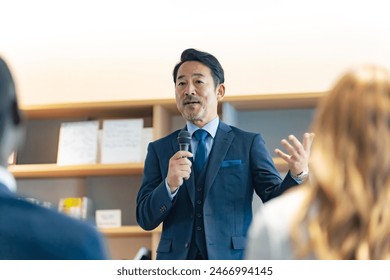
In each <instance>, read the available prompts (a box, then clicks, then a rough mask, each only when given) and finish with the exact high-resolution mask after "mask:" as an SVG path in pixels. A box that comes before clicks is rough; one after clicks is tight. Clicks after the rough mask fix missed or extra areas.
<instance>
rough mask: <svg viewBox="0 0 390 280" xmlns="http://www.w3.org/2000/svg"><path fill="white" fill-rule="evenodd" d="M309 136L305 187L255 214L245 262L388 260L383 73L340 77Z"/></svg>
mask: <svg viewBox="0 0 390 280" xmlns="http://www.w3.org/2000/svg"><path fill="white" fill-rule="evenodd" d="M312 128H313V129H312V130H313V132H314V133H315V135H316V138H315V141H314V142H313V145H312V151H311V158H310V165H309V168H310V179H309V180H308V181H307V182H306V183H305V184H304V185H302V186H300V187H297V188H294V189H291V191H290V192H288V193H285V194H284V195H282V196H281V197H279V198H275V199H274V200H272V201H270V202H268V203H266V204H265V205H264V206H263V207H262V208H261V209H260V210H259V212H258V213H257V214H256V217H255V218H254V220H253V223H252V225H251V228H250V231H249V241H248V244H247V249H248V250H247V254H246V258H247V259H389V258H390V73H389V71H388V70H387V69H385V68H382V67H378V66H375V65H365V66H361V67H358V68H355V69H352V70H350V71H348V72H346V73H345V74H344V75H343V76H342V77H341V78H340V79H339V80H338V81H337V83H336V84H335V86H334V87H333V89H332V90H331V91H330V92H329V94H328V95H327V96H325V97H324V98H323V99H322V100H321V102H320V104H319V106H318V108H317V112H316V116H315V119H314V122H313V125H312Z"/></svg>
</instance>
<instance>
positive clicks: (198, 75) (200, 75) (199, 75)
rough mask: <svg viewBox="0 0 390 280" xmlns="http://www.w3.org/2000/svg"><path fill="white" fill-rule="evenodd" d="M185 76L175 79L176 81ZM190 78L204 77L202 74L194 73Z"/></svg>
mask: <svg viewBox="0 0 390 280" xmlns="http://www.w3.org/2000/svg"><path fill="white" fill-rule="evenodd" d="M184 77H185V75H180V76H178V77H177V79H178V80H180V79H184ZM191 77H204V75H203V74H202V73H194V74H192V75H191Z"/></svg>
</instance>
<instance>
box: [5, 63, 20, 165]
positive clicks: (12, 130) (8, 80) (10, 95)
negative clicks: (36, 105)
mask: <svg viewBox="0 0 390 280" xmlns="http://www.w3.org/2000/svg"><path fill="white" fill-rule="evenodd" d="M20 128H21V115H20V112H19V109H18V102H17V98H16V90H15V84H14V80H13V78H12V75H11V72H10V70H9V68H8V66H7V64H6V62H5V61H4V60H3V59H2V58H1V57H0V165H1V166H3V167H5V166H7V163H8V158H9V156H10V155H11V154H12V152H14V151H15V149H16V148H17V145H18V143H20V140H21V139H20V137H21V133H20Z"/></svg>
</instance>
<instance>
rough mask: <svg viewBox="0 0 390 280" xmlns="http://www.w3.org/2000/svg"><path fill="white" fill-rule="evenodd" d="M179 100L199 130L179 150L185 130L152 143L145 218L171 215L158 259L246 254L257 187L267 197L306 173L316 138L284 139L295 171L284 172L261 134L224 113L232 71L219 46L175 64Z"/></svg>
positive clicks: (150, 225) (150, 224)
mask: <svg viewBox="0 0 390 280" xmlns="http://www.w3.org/2000/svg"><path fill="white" fill-rule="evenodd" d="M173 80H174V83H175V91H176V104H177V108H178V109H179V111H180V112H181V114H182V116H183V117H184V119H185V120H186V121H187V125H186V127H185V128H183V129H184V130H187V131H188V132H189V133H190V134H191V135H192V140H191V151H192V153H191V152H188V151H179V145H178V141H177V137H178V134H179V131H175V132H173V133H172V134H170V135H168V136H166V137H164V138H162V139H159V140H157V141H155V142H153V143H151V144H150V145H149V147H148V154H147V157H146V160H145V170H144V178H143V182H142V185H141V188H140V190H139V193H138V197H137V221H138V223H139V225H140V226H141V227H142V228H144V229H146V230H151V229H154V228H156V227H157V226H158V225H160V224H161V223H163V231H162V236H161V240H160V243H159V246H158V249H157V259H242V258H243V256H244V249H245V245H246V237H247V230H248V227H249V225H250V223H251V221H252V198H253V192H254V191H255V192H256V193H257V194H258V195H259V196H260V198H261V200H262V201H263V202H266V201H268V200H270V199H271V198H273V197H276V196H278V195H280V194H281V193H283V192H284V191H285V190H286V189H288V188H290V187H292V186H294V185H297V184H298V183H301V182H303V181H304V179H305V177H306V174H307V172H308V167H307V166H308V158H309V153H310V146H311V143H312V140H313V135H312V134H309V133H307V134H305V136H304V139H303V144H301V143H300V142H299V141H298V140H297V139H296V138H295V137H294V136H290V137H289V141H286V140H282V144H283V146H284V147H285V148H286V150H287V151H288V153H289V155H288V154H285V153H283V152H282V151H280V150H277V153H278V155H279V156H281V157H282V158H283V159H284V160H286V161H287V162H288V165H289V167H290V172H289V173H288V175H287V176H286V178H285V179H284V180H282V179H281V178H280V175H279V173H278V171H277V170H276V168H275V166H274V163H273V161H272V157H271V156H270V154H269V152H268V151H267V149H266V146H265V143H264V140H263V138H262V137H261V136H260V134H257V133H250V132H245V131H243V130H240V129H238V128H236V127H233V126H229V125H227V124H225V123H223V122H222V121H220V119H219V117H218V114H217V107H218V102H219V101H221V100H222V98H223V97H224V95H225V85H224V71H223V69H222V66H221V65H220V63H219V62H218V60H217V59H216V58H215V57H214V56H213V55H211V54H209V53H205V52H201V51H198V50H195V49H187V50H185V51H184V52H183V53H182V55H181V61H180V62H179V63H178V64H177V65H176V66H175V68H174V71H173Z"/></svg>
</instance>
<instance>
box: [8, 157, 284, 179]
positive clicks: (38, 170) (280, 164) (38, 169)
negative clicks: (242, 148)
mask: <svg viewBox="0 0 390 280" xmlns="http://www.w3.org/2000/svg"><path fill="white" fill-rule="evenodd" d="M273 160H274V163H275V166H276V168H277V169H278V170H279V172H286V171H288V166H287V164H286V162H285V161H284V160H282V159H280V158H274V159H273ZM8 170H9V171H10V172H11V173H12V174H13V175H14V176H15V178H18V179H23V178H24V179H27V178H60V177H87V176H118V175H142V174H143V171H144V164H143V163H126V164H91V165H87V164H86V165H69V166H59V165H57V164H55V163H48V164H16V165H10V166H8Z"/></svg>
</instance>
